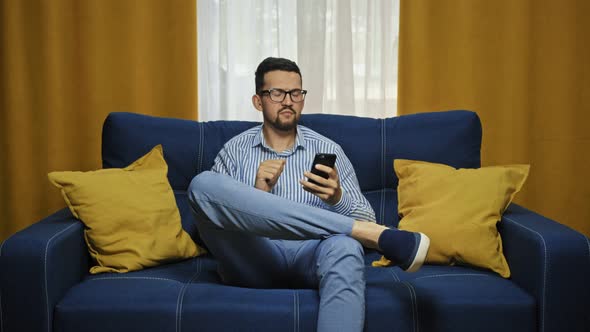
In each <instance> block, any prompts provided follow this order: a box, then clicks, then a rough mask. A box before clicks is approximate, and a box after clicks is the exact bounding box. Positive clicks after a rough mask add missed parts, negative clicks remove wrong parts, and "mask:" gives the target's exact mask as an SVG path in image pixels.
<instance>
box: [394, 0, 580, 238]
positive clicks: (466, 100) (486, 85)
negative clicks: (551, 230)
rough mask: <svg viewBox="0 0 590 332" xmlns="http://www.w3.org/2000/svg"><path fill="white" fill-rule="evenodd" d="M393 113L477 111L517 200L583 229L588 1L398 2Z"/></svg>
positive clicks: (489, 149)
mask: <svg viewBox="0 0 590 332" xmlns="http://www.w3.org/2000/svg"><path fill="white" fill-rule="evenodd" d="M400 11H401V14H400V16H401V20H400V21H401V25H400V54H399V91H398V94H399V101H398V110H399V111H398V112H399V113H400V114H409V113H417V112H428V111H439V110H446V109H470V110H473V111H476V112H477V113H478V114H479V116H480V118H481V120H482V124H483V134H484V136H483V146H482V162H483V164H484V166H486V165H500V164H511V163H527V164H531V173H530V177H529V179H528V180H527V183H526V184H525V188H524V190H523V192H521V193H519V195H518V196H517V203H519V204H522V205H524V206H525V207H527V208H529V209H532V210H534V211H536V212H539V213H541V214H543V215H545V216H548V217H550V218H552V219H554V220H556V221H558V222H561V223H563V224H566V225H568V226H570V227H572V228H574V229H576V230H578V231H581V232H583V233H585V234H586V235H590V176H589V175H588V174H589V172H588V170H590V102H589V100H590V43H589V42H588V36H589V32H590V20H588V17H590V1H587V0H516V1H515V0H495V1H489V0H453V1H428V0H401V6H400Z"/></svg>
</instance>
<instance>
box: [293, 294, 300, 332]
mask: <svg viewBox="0 0 590 332" xmlns="http://www.w3.org/2000/svg"><path fill="white" fill-rule="evenodd" d="M293 331H294V332H299V293H298V292H297V290H293Z"/></svg>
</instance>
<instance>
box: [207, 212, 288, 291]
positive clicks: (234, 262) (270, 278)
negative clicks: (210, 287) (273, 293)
mask: <svg viewBox="0 0 590 332" xmlns="http://www.w3.org/2000/svg"><path fill="white" fill-rule="evenodd" d="M197 227H198V229H199V233H200V235H201V239H202V240H203V242H205V244H206V245H207V248H208V249H209V251H210V252H211V253H212V254H213V256H214V257H215V258H216V259H217V261H218V264H219V265H218V272H219V275H220V277H221V278H222V280H223V281H224V282H225V283H227V284H231V285H234V286H241V287H252V288H278V287H284V279H285V277H286V275H287V262H286V260H285V256H284V254H283V252H282V249H281V247H280V246H278V245H277V244H276V243H275V241H274V240H270V239H268V238H265V237H259V236H255V235H252V234H248V233H244V232H232V231H226V230H223V229H221V228H218V227H216V226H215V225H213V224H211V223H207V222H200V223H198V224H197Z"/></svg>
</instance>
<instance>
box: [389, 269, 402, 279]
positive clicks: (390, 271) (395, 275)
mask: <svg viewBox="0 0 590 332" xmlns="http://www.w3.org/2000/svg"><path fill="white" fill-rule="evenodd" d="M387 270H388V271H389V273H390V274H391V275H392V276H393V279H394V280H395V281H400V279H399V277H398V276H397V273H395V271H393V268H389V269H387Z"/></svg>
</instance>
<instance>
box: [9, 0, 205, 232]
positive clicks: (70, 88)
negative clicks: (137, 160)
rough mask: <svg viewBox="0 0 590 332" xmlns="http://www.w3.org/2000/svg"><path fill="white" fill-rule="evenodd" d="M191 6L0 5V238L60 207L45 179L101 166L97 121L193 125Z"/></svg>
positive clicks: (75, 1)
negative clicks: (117, 116)
mask: <svg viewBox="0 0 590 332" xmlns="http://www.w3.org/2000/svg"><path fill="white" fill-rule="evenodd" d="M196 40H197V34H196V2H195V1H194V0H177V1H173V2H169V1H165V0H125V1H121V0H84V1H79V0H51V1H41V0H38V1H34V0H31V1H21V0H3V1H1V2H0V143H1V145H0V146H1V147H2V158H1V159H0V181H1V182H0V184H1V187H0V216H1V218H2V220H1V221H0V240H3V239H5V238H7V237H8V236H9V235H10V234H12V233H14V232H16V231H17V230H19V229H22V228H24V227H26V226H27V225H30V224H32V223H34V222H36V221H38V220H39V219H41V218H42V217H44V216H47V215H49V214H50V213H52V212H53V211H55V210H57V209H60V208H62V207H65V204H64V202H63V199H62V198H61V196H60V195H59V193H58V190H57V189H56V188H54V187H53V186H51V185H50V183H49V182H48V180H47V172H49V171H53V170H82V171H84V170H92V169H97V168H100V167H101V162H100V142H101V128H102V123H103V121H104V119H105V117H106V115H107V114H108V113H109V112H113V111H126V112H137V113H144V114H151V115H158V116H170V117H177V118H185V119H196V118H197V68H196V66H197V60H196V59H197V58H196Z"/></svg>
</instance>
